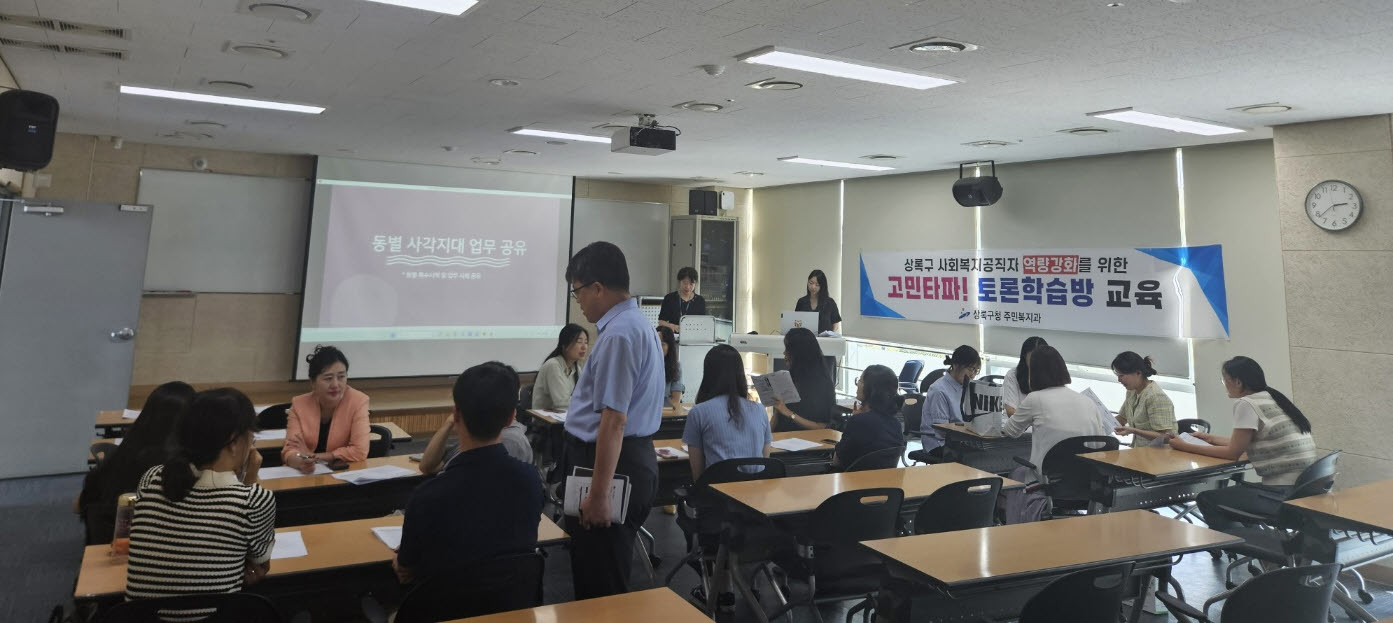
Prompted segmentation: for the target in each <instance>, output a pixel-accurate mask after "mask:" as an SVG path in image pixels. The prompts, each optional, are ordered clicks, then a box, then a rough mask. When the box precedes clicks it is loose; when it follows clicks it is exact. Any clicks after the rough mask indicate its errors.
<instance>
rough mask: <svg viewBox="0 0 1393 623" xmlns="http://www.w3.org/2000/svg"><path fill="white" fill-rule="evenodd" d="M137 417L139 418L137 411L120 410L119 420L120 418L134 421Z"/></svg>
mask: <svg viewBox="0 0 1393 623" xmlns="http://www.w3.org/2000/svg"><path fill="white" fill-rule="evenodd" d="M138 417H140V412H139V411H136V410H135V409H122V410H121V418H122V419H127V420H134V419H136V418H138Z"/></svg>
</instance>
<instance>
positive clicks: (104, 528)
mask: <svg viewBox="0 0 1393 623" xmlns="http://www.w3.org/2000/svg"><path fill="white" fill-rule="evenodd" d="M194 393H195V392H194V390H193V387H192V386H190V385H189V384H188V383H185V382H183V381H171V382H169V383H165V384H163V385H160V386H159V387H156V388H155V390H154V391H152V392H150V396H149V397H147V398H146V399H145V406H143V407H141V409H140V415H139V416H138V417H136V419H135V423H134V424H132V425H131V429H130V430H129V431H127V433H126V436H125V437H123V438H121V439H120V440H119V441H120V442H121V445H119V446H116V450H115V451H114V452H112V453H111V456H108V457H106V460H104V461H102V462H101V463H100V464H98V465H97V466H96V467H95V468H93V469H92V471H90V472H87V477H86V478H85V479H84V480H83V481H82V492H81V493H79V494H78V496H77V501H76V502H74V504H73V510H74V511H76V512H77V513H79V514H80V515H81V516H82V518H83V520H87V518H88V509H91V508H105V509H114V508H115V507H116V498H117V497H118V496H120V495H121V494H122V493H130V492H132V491H135V488H136V485H138V484H140V477H141V476H144V475H145V472H147V471H149V470H150V468H151V467H154V466H156V465H159V464H161V463H164V461H165V459H167V458H169V452H170V442H171V437H172V436H173V434H174V428H175V425H176V424H177V423H178V422H179V418H180V417H182V416H183V415H184V410H185V409H188V408H189V402H191V401H193V397H194ZM92 516H93V517H100V518H103V519H102V520H101V521H99V522H97V523H100V524H101V525H90V524H89V528H90V530H89V531H88V535H87V537H88V541H89V545H90V544H92V543H105V542H107V540H109V539H111V533H112V531H113V530H114V529H115V526H114V525H112V522H111V521H109V520H110V519H111V518H112V517H113V515H112V514H111V513H108V512H100V511H98V512H94V513H93V514H92Z"/></svg>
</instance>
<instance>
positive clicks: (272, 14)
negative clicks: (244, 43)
mask: <svg viewBox="0 0 1393 623" xmlns="http://www.w3.org/2000/svg"><path fill="white" fill-rule="evenodd" d="M237 12H238V13H243V14H246V15H255V16H257V17H261V18H265V19H271V20H276V21H278V22H286V23H291V24H311V23H313V22H314V19H315V18H316V17H319V9H307V8H305V7H301V6H296V5H295V4H292V3H290V2H267V1H264V0H242V2H241V3H239V4H238V6H237Z"/></svg>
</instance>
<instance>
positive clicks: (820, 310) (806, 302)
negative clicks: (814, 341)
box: [793, 270, 842, 334]
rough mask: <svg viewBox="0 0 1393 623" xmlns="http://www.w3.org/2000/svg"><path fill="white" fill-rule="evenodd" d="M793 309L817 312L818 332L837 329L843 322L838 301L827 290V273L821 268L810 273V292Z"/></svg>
mask: <svg viewBox="0 0 1393 623" xmlns="http://www.w3.org/2000/svg"><path fill="white" fill-rule="evenodd" d="M793 311H800V312H817V332H818V334H821V333H822V332H823V331H836V330H837V329H838V328H840V325H841V323H842V314H841V312H839V311H838V310H837V302H836V301H834V300H832V295H831V293H829V292H828V291H827V275H826V274H825V273H823V272H822V271H821V270H814V271H813V272H811V273H808V293H807V294H806V295H804V296H803V297H802V298H800V299H798V302H796V303H794V304H793Z"/></svg>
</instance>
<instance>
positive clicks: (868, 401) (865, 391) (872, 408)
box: [832, 365, 904, 469]
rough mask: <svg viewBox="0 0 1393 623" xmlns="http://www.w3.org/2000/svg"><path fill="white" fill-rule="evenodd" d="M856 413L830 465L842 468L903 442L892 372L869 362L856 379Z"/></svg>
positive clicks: (897, 382)
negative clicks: (897, 415) (870, 364)
mask: <svg viewBox="0 0 1393 623" xmlns="http://www.w3.org/2000/svg"><path fill="white" fill-rule="evenodd" d="M856 404H857V407H856V413H854V414H852V416H851V419H850V420H848V421H847V423H846V430H845V431H843V432H842V440H841V441H839V442H837V448H836V450H834V451H833V452H832V467H833V468H835V469H845V468H847V467H850V466H853V465H855V464H856V462H857V461H859V460H861V457H864V456H866V455H867V454H870V453H872V452H878V451H880V450H884V449H886V448H898V447H901V446H903V445H904V427H903V426H902V425H901V424H900V420H899V418H897V417H895V416H896V414H898V413H899V412H900V407H901V406H903V405H904V398H902V397H901V396H900V379H899V377H897V376H896V375H895V371H894V370H891V369H890V368H887V367H885V366H882V365H872V366H869V367H867V368H866V369H865V370H864V371H862V372H861V377H860V378H858V379H856Z"/></svg>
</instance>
